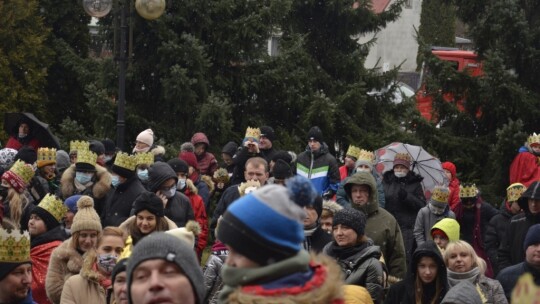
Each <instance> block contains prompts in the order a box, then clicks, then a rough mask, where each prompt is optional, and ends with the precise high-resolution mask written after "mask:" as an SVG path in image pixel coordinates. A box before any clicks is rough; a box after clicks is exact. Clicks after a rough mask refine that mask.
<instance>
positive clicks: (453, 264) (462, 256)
mask: <svg viewBox="0 0 540 304" xmlns="http://www.w3.org/2000/svg"><path fill="white" fill-rule="evenodd" d="M473 264H474V263H473V258H472V255H471V254H470V253H469V252H468V251H466V250H465V249H461V248H455V249H454V250H453V251H452V252H449V258H448V269H450V270H451V271H453V272H461V273H462V272H468V271H470V270H472V269H473Z"/></svg>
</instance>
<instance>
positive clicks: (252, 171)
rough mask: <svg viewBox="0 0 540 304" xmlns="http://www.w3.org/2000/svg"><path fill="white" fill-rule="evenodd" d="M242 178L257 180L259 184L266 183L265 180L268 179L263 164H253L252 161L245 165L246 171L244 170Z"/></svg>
mask: <svg viewBox="0 0 540 304" xmlns="http://www.w3.org/2000/svg"><path fill="white" fill-rule="evenodd" d="M244 178H245V179H246V180H247V181H248V180H252V181H258V182H259V183H260V184H261V186H262V185H264V184H266V180H268V172H266V170H265V169H264V165H262V164H261V165H258V166H257V165H255V164H253V163H249V164H247V165H246V171H244Z"/></svg>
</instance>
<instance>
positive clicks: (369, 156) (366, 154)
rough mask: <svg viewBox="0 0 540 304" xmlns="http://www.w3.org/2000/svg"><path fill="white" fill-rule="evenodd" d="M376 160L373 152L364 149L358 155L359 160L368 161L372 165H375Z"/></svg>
mask: <svg viewBox="0 0 540 304" xmlns="http://www.w3.org/2000/svg"><path fill="white" fill-rule="evenodd" d="M374 159H375V154H373V152H371V151H368V150H364V149H362V150H360V152H359V153H358V160H365V161H368V162H370V163H373V160H374Z"/></svg>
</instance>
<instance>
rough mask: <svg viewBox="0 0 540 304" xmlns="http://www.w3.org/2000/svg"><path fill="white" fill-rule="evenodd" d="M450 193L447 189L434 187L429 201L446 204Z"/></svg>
mask: <svg viewBox="0 0 540 304" xmlns="http://www.w3.org/2000/svg"><path fill="white" fill-rule="evenodd" d="M449 197H450V191H449V190H448V188H447V187H442V186H435V188H433V191H432V192H431V199H432V200H434V201H437V202H441V203H448V198H449Z"/></svg>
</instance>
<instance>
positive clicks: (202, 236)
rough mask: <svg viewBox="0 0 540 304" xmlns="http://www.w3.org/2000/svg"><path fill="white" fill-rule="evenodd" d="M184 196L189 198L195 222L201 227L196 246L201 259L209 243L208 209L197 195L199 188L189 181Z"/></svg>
mask: <svg viewBox="0 0 540 304" xmlns="http://www.w3.org/2000/svg"><path fill="white" fill-rule="evenodd" d="M184 194H185V195H186V196H187V197H188V198H189V201H190V204H191V208H192V209H193V215H194V217H195V220H196V221H197V223H199V226H201V232H200V233H199V235H198V236H197V244H196V245H195V249H196V251H197V256H198V257H200V256H201V255H202V252H203V250H204V248H205V247H206V244H207V243H208V217H207V216H206V209H205V207H204V202H203V199H202V198H201V196H200V195H198V194H197V187H195V185H194V184H193V182H192V181H191V180H189V179H188V180H186V188H185V189H184Z"/></svg>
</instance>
